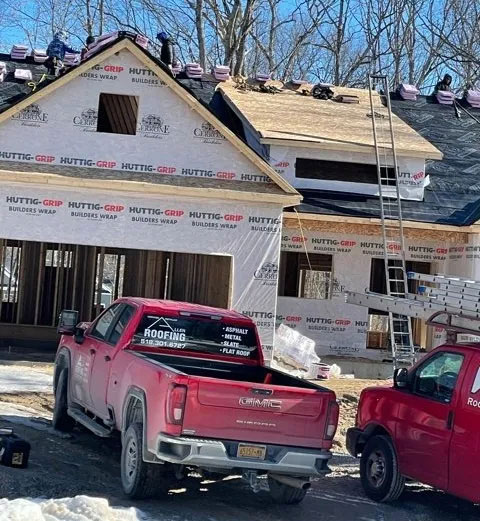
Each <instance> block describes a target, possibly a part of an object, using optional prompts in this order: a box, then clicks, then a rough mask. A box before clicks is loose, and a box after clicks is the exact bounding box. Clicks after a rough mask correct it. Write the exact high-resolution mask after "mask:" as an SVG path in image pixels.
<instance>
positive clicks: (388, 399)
mask: <svg viewBox="0 0 480 521" xmlns="http://www.w3.org/2000/svg"><path fill="white" fill-rule="evenodd" d="M479 391H480V345H478V344H476V345H474V344H471V345H458V344H455V345H453V346H451V345H444V346H441V347H439V348H437V349H435V350H433V351H432V352H431V353H430V354H429V355H427V356H426V357H424V358H422V359H421V360H420V361H419V362H418V363H417V364H416V365H415V366H414V367H413V368H411V369H410V370H407V369H405V368H403V369H399V370H397V371H396V372H395V375H394V385H393V387H373V388H369V389H365V390H364V391H363V392H362V394H361V396H360V401H359V404H358V411H357V420H356V427H355V428H351V429H349V430H348V432H347V448H348V451H349V452H350V454H352V456H355V457H357V456H358V455H359V454H361V460H360V476H361V480H362V485H363V488H364V490H365V493H366V494H367V496H369V497H370V498H371V499H374V500H376V501H392V500H395V499H397V498H399V497H400V495H401V493H402V491H403V489H404V485H405V481H406V479H411V480H414V481H419V482H422V483H425V484H427V485H431V486H432V487H435V488H437V489H441V490H444V491H446V492H448V493H450V494H453V495H455V496H459V497H462V498H464V499H467V500H469V501H473V502H475V503H479V502H480V487H479V477H480V392H479Z"/></svg>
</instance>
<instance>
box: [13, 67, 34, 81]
mask: <svg viewBox="0 0 480 521" xmlns="http://www.w3.org/2000/svg"><path fill="white" fill-rule="evenodd" d="M14 76H15V79H16V80H20V81H30V80H31V79H32V71H31V70H30V69H15V74H14Z"/></svg>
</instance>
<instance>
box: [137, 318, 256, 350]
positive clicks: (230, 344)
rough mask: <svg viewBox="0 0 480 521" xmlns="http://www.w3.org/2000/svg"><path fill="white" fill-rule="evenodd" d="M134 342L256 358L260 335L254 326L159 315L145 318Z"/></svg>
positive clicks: (159, 346) (166, 347)
mask: <svg viewBox="0 0 480 521" xmlns="http://www.w3.org/2000/svg"><path fill="white" fill-rule="evenodd" d="M133 344H136V345H141V346H142V345H143V346H152V347H158V348H165V349H179V350H180V349H182V350H188V351H198V352H201V353H211V354H219V355H226V356H238V357H242V358H256V350H257V338H256V335H255V330H254V328H253V327H251V326H235V325H230V324H226V323H224V322H221V321H217V320H208V319H207V320H205V319H199V318H193V317H189V318H184V317H165V316H160V315H145V316H144V317H143V318H142V320H141V322H140V324H139V326H138V328H137V331H136V333H135V335H134V337H133Z"/></svg>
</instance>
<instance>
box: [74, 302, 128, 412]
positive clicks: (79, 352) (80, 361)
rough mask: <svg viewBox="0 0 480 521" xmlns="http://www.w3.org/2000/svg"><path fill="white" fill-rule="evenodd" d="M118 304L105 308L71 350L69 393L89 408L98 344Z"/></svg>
mask: <svg viewBox="0 0 480 521" xmlns="http://www.w3.org/2000/svg"><path fill="white" fill-rule="evenodd" d="M119 305H120V304H113V305H112V306H110V307H109V308H108V309H106V310H105V311H104V312H103V313H102V314H101V315H100V316H99V317H98V318H97V319H96V320H95V322H94V323H93V324H92V325H91V326H90V328H89V329H88V330H87V332H86V334H85V337H84V339H83V342H82V343H81V344H78V345H77V347H76V349H75V350H73V360H72V366H73V371H72V384H71V393H72V398H73V401H74V402H76V403H78V404H81V405H83V406H84V407H86V408H88V409H90V408H91V406H92V400H91V396H90V378H91V376H92V370H93V365H94V362H95V357H96V355H97V351H98V348H99V345H100V344H101V342H102V340H103V338H104V335H105V334H106V333H107V331H108V330H109V327H110V325H111V324H112V322H113V320H114V318H115V313H116V311H118V307H119Z"/></svg>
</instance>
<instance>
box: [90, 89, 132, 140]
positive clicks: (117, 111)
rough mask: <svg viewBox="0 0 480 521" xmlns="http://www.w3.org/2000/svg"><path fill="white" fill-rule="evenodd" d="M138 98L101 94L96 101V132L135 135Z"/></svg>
mask: <svg viewBox="0 0 480 521" xmlns="http://www.w3.org/2000/svg"><path fill="white" fill-rule="evenodd" d="M137 119H138V96H128V95H125V94H109V93H105V92H102V93H100V97H99V99H98V118H97V132H104V133H107V134H128V135H132V136H134V135H135V134H136V133H137Z"/></svg>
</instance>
